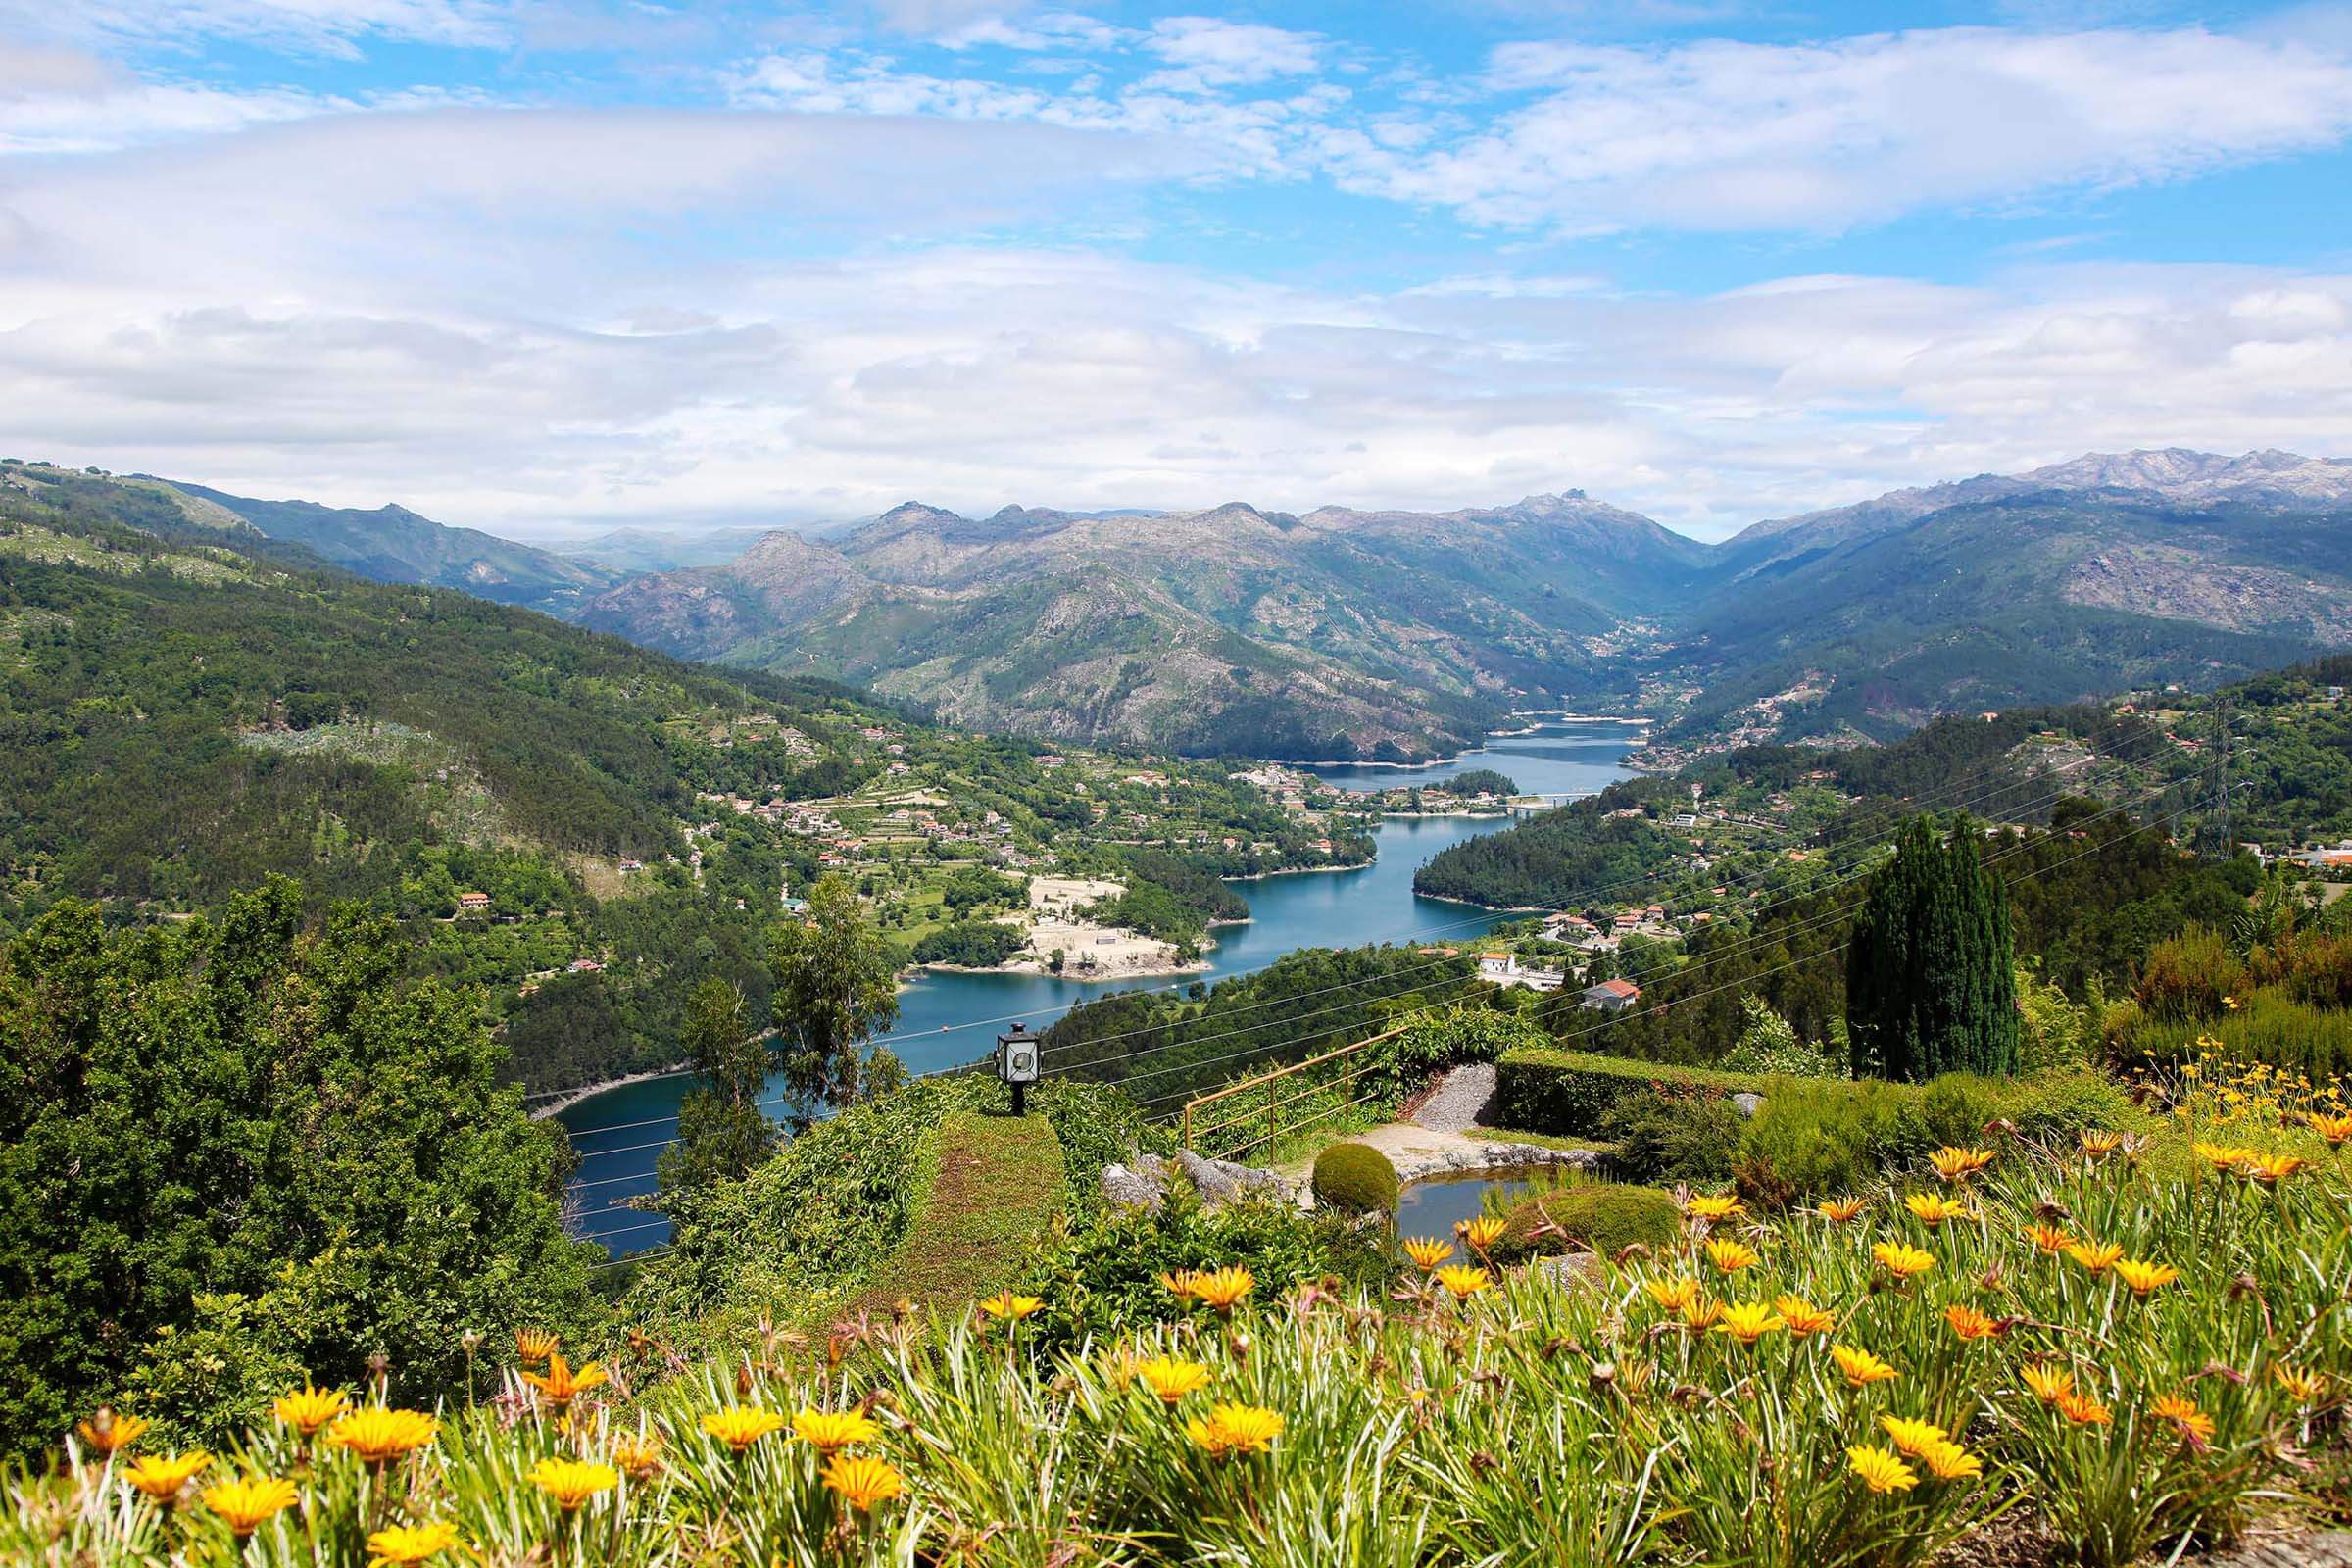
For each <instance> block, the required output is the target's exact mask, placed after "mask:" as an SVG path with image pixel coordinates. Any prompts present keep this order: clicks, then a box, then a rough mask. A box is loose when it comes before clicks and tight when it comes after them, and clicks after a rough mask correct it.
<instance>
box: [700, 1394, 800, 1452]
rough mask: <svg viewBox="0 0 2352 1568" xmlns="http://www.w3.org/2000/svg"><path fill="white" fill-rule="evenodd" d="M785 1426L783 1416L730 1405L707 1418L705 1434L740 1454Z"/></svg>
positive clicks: (704, 1422) (704, 1419)
mask: <svg viewBox="0 0 2352 1568" xmlns="http://www.w3.org/2000/svg"><path fill="white" fill-rule="evenodd" d="M783 1425H784V1418H783V1417H782V1416H780V1415H778V1414H776V1412H775V1411H773V1410H762V1409H761V1408H760V1406H758V1405H756V1404H730V1405H728V1406H727V1407H726V1408H725V1409H723V1410H713V1411H711V1413H710V1414H709V1415H707V1416H704V1417H703V1430H704V1431H705V1432H708V1433H709V1434H710V1435H711V1436H712V1437H714V1438H716V1439H717V1440H718V1441H719V1442H721V1443H723V1444H725V1445H726V1446H728V1447H730V1448H733V1449H734V1450H735V1451H736V1452H737V1453H742V1452H743V1451H744V1450H746V1449H747V1448H749V1447H751V1446H752V1445H753V1444H755V1443H758V1442H759V1441H760V1439H761V1438H764V1437H766V1436H767V1435H768V1434H769V1433H770V1432H773V1431H775V1430H777V1429H778V1428H779V1427H781V1426H783Z"/></svg>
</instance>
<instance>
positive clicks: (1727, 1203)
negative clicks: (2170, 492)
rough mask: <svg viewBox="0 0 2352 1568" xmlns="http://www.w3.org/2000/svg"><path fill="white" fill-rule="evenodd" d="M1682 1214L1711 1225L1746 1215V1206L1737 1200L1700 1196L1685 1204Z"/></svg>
mask: <svg viewBox="0 0 2352 1568" xmlns="http://www.w3.org/2000/svg"><path fill="white" fill-rule="evenodd" d="M1683 1212H1684V1213H1686V1214H1688V1215H1690V1216H1691V1218H1692V1219H1703V1220H1706V1221H1708V1222H1709V1223H1710V1224H1711V1223H1713V1222H1714V1221H1716V1220H1724V1219H1730V1218H1731V1217H1732V1216H1733V1215H1735V1214H1744V1213H1746V1212H1747V1205H1746V1204H1745V1203H1742V1202H1741V1201H1740V1200H1738V1199H1737V1198H1720V1197H1711V1196H1701V1197H1696V1198H1693V1199H1691V1201H1689V1202H1687V1203H1685V1204H1684V1205H1683Z"/></svg>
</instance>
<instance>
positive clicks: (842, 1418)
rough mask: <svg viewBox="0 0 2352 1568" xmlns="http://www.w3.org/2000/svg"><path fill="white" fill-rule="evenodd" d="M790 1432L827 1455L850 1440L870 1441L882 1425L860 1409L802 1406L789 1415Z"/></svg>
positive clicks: (850, 1442) (880, 1431)
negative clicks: (808, 1408)
mask: <svg viewBox="0 0 2352 1568" xmlns="http://www.w3.org/2000/svg"><path fill="white" fill-rule="evenodd" d="M792 1435H793V1436H794V1437H796V1438H798V1439H800V1440H801V1441H802V1442H803V1443H806V1444H808V1445H809V1446H810V1447H812V1448H814V1449H815V1450H816V1451H817V1452H819V1453H821V1454H823V1455H824V1456H825V1457H826V1458H828V1459H829V1458H831V1457H832V1456H833V1455H834V1454H837V1453H839V1452H840V1451H841V1450H842V1449H844V1448H847V1447H849V1446H852V1445H854V1444H859V1443H872V1442H874V1441H875V1440H876V1439H878V1438H880V1437H881V1436H882V1429H881V1428H880V1427H878V1426H876V1425H874V1418H873V1417H872V1416H870V1415H867V1414H866V1413H865V1412H864V1411H863V1410H803V1411H801V1412H800V1413H799V1414H797V1415H795V1416H794V1417H793V1418H792Z"/></svg>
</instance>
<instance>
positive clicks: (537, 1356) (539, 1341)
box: [515, 1329, 563, 1361]
mask: <svg viewBox="0 0 2352 1568" xmlns="http://www.w3.org/2000/svg"><path fill="white" fill-rule="evenodd" d="M562 1343H563V1342H562V1341H561V1340H559V1339H557V1337H556V1336H555V1335H553V1334H550V1333H548V1332H547V1331H546V1330H545V1329H516V1330H515V1354H516V1355H519V1356H521V1357H522V1358H523V1359H524V1360H525V1361H544V1360H546V1359H547V1358H548V1357H549V1356H551V1355H553V1354H555V1353H556V1347H557V1346H558V1345H560V1344H562Z"/></svg>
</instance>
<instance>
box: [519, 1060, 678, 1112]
mask: <svg viewBox="0 0 2352 1568" xmlns="http://www.w3.org/2000/svg"><path fill="white" fill-rule="evenodd" d="M692 1071H694V1069H693V1068H692V1067H689V1066H685V1065H683V1064H681V1065H679V1066H675V1067H654V1068H649V1069H648V1070H646V1071H644V1072H633V1073H630V1074H629V1075H628V1076H627V1077H625V1078H608V1079H606V1080H605V1081H604V1082H603V1083H596V1084H582V1085H580V1087H579V1088H577V1089H566V1090H564V1091H562V1092H561V1095H560V1096H559V1098H557V1099H554V1100H551V1101H549V1102H547V1103H545V1104H543V1105H533V1106H532V1107H531V1110H530V1117H531V1120H533V1121H545V1120H547V1119H548V1118H549V1117H551V1116H561V1115H563V1114H564V1112H565V1111H567V1110H569V1109H570V1108H571V1107H572V1106H574V1105H576V1104H578V1103H580V1102H581V1101H583V1100H593V1099H595V1098H596V1097H597V1096H598V1095H601V1094H603V1093H604V1092H605V1091H606V1090H608V1089H626V1088H627V1087H628V1086H629V1085H631V1084H645V1083H652V1082H653V1081H654V1080H655V1079H657V1078H677V1077H681V1076H683V1075H685V1074H687V1073H690V1072H692Z"/></svg>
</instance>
